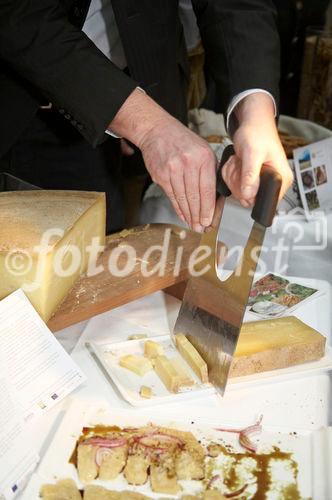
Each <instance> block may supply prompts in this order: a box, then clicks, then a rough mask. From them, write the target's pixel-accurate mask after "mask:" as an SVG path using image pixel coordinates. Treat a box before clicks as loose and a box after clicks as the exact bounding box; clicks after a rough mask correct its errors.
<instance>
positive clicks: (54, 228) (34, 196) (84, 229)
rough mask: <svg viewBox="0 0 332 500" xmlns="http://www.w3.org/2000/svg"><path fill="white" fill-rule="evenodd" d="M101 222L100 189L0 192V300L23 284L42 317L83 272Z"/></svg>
mask: <svg viewBox="0 0 332 500" xmlns="http://www.w3.org/2000/svg"><path fill="white" fill-rule="evenodd" d="M105 220H106V208H105V195H104V194H103V193H94V192H80V191H38V190H37V191H22V192H19V191H18V192H6V193H0V299H1V298H4V297H6V296H7V295H9V294H10V293H12V292H13V291H15V290H17V289H18V288H23V291H24V292H25V294H26V295H27V297H28V298H29V300H30V301H31V303H32V305H33V306H34V307H35V309H36V310H37V312H38V313H39V314H40V316H41V317H42V319H44V321H48V319H49V318H50V317H51V315H52V314H53V312H54V311H55V310H56V308H57V307H58V306H59V304H60V303H61V302H62V300H63V299H64V298H65V296H66V295H67V293H68V292H69V290H70V289H71V288H72V286H73V285H74V283H75V281H76V280H77V278H78V277H79V276H80V274H82V273H84V272H85V271H86V269H87V266H88V263H89V252H88V247H89V246H90V245H91V244H92V241H93V239H94V238H95V239H96V241H97V242H98V244H99V245H100V246H101V247H102V246H103V245H104V243H105ZM48 234H49V236H50V237H48V236H47V235H48ZM18 267H19V268H18ZM59 269H60V273H59V271H58V270H59ZM71 269H72V270H71Z"/></svg>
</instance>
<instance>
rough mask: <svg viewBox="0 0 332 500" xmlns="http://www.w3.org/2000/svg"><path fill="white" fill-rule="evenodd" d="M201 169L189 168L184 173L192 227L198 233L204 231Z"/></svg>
mask: <svg viewBox="0 0 332 500" xmlns="http://www.w3.org/2000/svg"><path fill="white" fill-rule="evenodd" d="M199 179H200V172H199V169H198V168H196V167H195V166H194V167H187V168H186V169H185V171H184V181H185V193H186V199H187V203H188V205H189V210H190V218H191V227H192V228H193V230H194V231H197V232H198V233H200V232H202V231H203V226H201V224H200V209H201V198H200V190H199Z"/></svg>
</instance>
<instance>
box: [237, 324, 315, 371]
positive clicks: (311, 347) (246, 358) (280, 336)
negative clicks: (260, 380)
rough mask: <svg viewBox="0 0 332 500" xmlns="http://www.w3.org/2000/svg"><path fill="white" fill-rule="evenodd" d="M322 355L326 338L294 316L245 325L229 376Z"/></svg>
mask: <svg viewBox="0 0 332 500" xmlns="http://www.w3.org/2000/svg"><path fill="white" fill-rule="evenodd" d="M324 352H325V337H323V335H321V334H320V333H318V332H317V331H316V330H314V329H313V328H310V327H309V326H308V325H306V324H305V323H303V322H302V321H300V320H299V319H297V318H295V317H294V316H289V317H286V318H277V319H273V320H265V321H253V322H250V323H244V324H243V326H242V329H241V333H240V338H239V342H238V346H237V349H236V352H235V357H234V359H233V362H232V366H231V370H230V377H239V376H242V375H250V374H252V373H259V372H263V371H269V370H275V369H277V368H286V367H288V366H292V365H298V364H301V363H305V362H307V361H314V360H317V359H320V358H321V357H322V356H324Z"/></svg>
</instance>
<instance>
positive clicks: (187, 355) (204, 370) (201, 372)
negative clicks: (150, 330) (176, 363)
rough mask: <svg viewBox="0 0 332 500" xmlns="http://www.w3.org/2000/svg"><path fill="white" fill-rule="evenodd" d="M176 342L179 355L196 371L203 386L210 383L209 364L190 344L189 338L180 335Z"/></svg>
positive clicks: (177, 336) (176, 337)
mask: <svg viewBox="0 0 332 500" xmlns="http://www.w3.org/2000/svg"><path fill="white" fill-rule="evenodd" d="M175 342H176V347H177V349H178V351H179V353H180V354H181V356H182V357H183V358H184V359H185V360H186V361H187V363H188V364H189V366H190V367H191V368H192V369H193V370H194V372H195V373H196V375H197V376H198V377H199V378H200V380H201V381H202V382H203V384H206V383H208V381H209V375H208V367H207V364H206V362H205V361H204V359H203V358H202V356H201V355H200V354H199V352H198V351H197V350H196V349H195V347H194V346H193V345H192V344H191V343H190V342H189V340H188V339H187V337H186V336H185V335H184V334H183V333H178V334H176V335H175Z"/></svg>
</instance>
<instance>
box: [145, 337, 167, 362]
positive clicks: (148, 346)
mask: <svg viewBox="0 0 332 500" xmlns="http://www.w3.org/2000/svg"><path fill="white" fill-rule="evenodd" d="M163 354H164V349H163V346H162V345H160V344H158V343H157V342H154V341H153V340H147V341H146V342H145V343H144V356H146V357H147V358H156V357H157V356H162V355H163Z"/></svg>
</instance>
